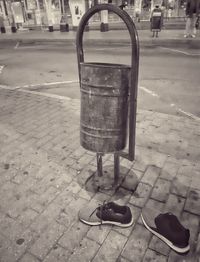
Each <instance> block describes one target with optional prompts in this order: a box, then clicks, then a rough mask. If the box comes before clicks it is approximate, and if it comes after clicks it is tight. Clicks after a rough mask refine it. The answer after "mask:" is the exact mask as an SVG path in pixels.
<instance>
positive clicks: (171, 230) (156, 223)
mask: <svg viewBox="0 0 200 262" xmlns="http://www.w3.org/2000/svg"><path fill="white" fill-rule="evenodd" d="M141 218H142V221H143V223H144V225H145V227H146V228H147V229H148V230H149V231H150V232H151V233H153V234H154V235H156V236H157V237H159V238H160V239H161V240H163V241H164V242H165V243H166V244H167V245H168V246H169V247H171V248H172V249H173V250H174V251H176V252H178V253H182V254H183V253H187V252H188V251H189V250H190V246H189V238H190V231H189V230H188V229H186V228H184V227H183V226H182V225H181V223H180V222H179V220H178V218H177V217H176V216H175V215H173V214H172V213H164V214H161V213H160V212H159V211H158V210H155V209H150V208H146V207H145V208H144V209H143V210H142V214H141Z"/></svg>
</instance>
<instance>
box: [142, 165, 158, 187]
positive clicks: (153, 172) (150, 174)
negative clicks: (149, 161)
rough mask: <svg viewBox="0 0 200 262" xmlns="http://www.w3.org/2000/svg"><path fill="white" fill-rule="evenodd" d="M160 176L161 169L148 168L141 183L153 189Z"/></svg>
mask: <svg viewBox="0 0 200 262" xmlns="http://www.w3.org/2000/svg"><path fill="white" fill-rule="evenodd" d="M159 174H160V168H158V167H156V166H148V168H147V170H146V172H145V173H144V176H143V177H142V179H141V182H143V183H146V184H148V185H150V186H152V187H153V186H154V184H155V182H156V180H157V178H158V177H159Z"/></svg>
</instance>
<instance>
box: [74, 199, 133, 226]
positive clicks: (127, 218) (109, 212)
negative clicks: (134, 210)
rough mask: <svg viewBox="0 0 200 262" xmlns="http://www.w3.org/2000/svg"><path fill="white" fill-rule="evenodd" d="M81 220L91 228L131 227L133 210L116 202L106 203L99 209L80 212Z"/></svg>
mask: <svg viewBox="0 0 200 262" xmlns="http://www.w3.org/2000/svg"><path fill="white" fill-rule="evenodd" d="M79 219H80V221H82V222H83V223H85V224H87V225H90V226H98V225H102V224H110V225H116V226H120V227H130V226H132V224H133V218H132V214H131V210H130V208H129V207H128V206H120V205H118V204H116V203H114V202H108V203H104V204H103V205H100V206H99V207H97V208H94V207H93V208H92V207H89V206H88V207H84V208H83V209H81V210H80V211H79Z"/></svg>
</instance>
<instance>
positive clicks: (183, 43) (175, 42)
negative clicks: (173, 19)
mask: <svg viewBox="0 0 200 262" xmlns="http://www.w3.org/2000/svg"><path fill="white" fill-rule="evenodd" d="M75 41H76V40H75V39H59V38H55V39H47V38H46V39H44V38H32V39H21V38H9V39H0V43H4V44H9V43H17V42H19V43H21V44H34V43H37V42H39V43H48V42H52V43H59V42H60V43H66V44H68V45H75ZM84 44H85V45H87V46H91V45H93V46H94V45H96V46H103V45H111V44H115V45H117V44H119V45H121V44H127V45H129V44H130V40H129V39H120V40H119V39H86V40H85V41H84ZM139 44H140V46H164V47H186V48H194V49H196V48H200V39H164V38H163V39H160V38H158V39H151V38H149V39H148V38H147V39H141V40H140V38H139Z"/></svg>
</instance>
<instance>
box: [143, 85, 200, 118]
mask: <svg viewBox="0 0 200 262" xmlns="http://www.w3.org/2000/svg"><path fill="white" fill-rule="evenodd" d="M139 89H141V90H143V91H144V92H146V93H148V94H149V95H152V96H154V97H157V98H158V99H159V98H160V96H159V95H158V94H156V93H154V92H153V91H151V90H149V89H148V88H146V87H143V86H139ZM169 106H171V107H174V109H175V110H177V111H178V112H180V113H182V114H184V115H186V116H188V117H190V118H192V119H194V120H196V121H200V118H199V117H198V116H195V115H194V114H192V113H190V112H186V111H184V110H183V109H181V108H180V107H178V106H177V105H175V104H169Z"/></svg>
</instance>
